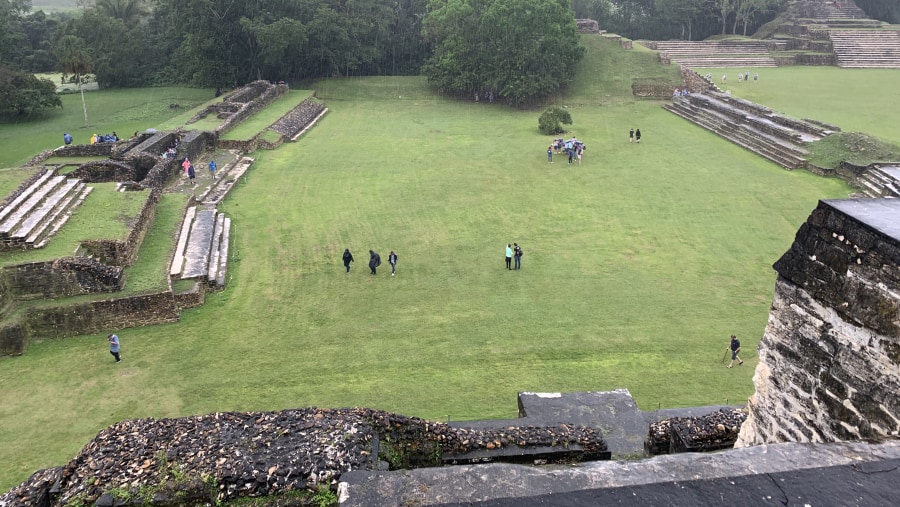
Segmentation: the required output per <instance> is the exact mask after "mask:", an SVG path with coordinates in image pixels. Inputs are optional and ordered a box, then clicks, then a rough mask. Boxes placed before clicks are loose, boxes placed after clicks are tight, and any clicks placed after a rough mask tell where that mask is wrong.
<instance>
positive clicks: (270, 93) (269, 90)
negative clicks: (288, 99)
mask: <svg viewBox="0 0 900 507" xmlns="http://www.w3.org/2000/svg"><path fill="white" fill-rule="evenodd" d="M257 83H261V84H260V85H259V86H260V87H262V86H265V88H264V89H262V92H261V93H259V95H258V96H256V97H255V98H253V99H252V100H250V101H249V102H247V103H246V104H245V105H244V106H243V107H241V109H240V110H239V111H238V112H236V113H234V114H232V115H231V116H229V117H228V118H227V119H226V120H225V121H223V122H222V124H221V125H219V126H218V127H216V137H220V136H221V135H222V134H224V133H225V132H228V131H229V130H231V129H232V128H234V127H236V126H237V125H239V124H240V123H241V122H242V121H244V120H245V119H247V118H249V117H250V116H252V115H254V114H256V112H258V111H260V110H262V109H265V107H266V106H267V105H269V104H271V103H272V102H273V101H274V100H275V99H277V98H278V97H280V96H281V95H283V94H284V93H287V91H288V87H287V86H285V85H270V84H268V83H266V82H265V81H262V82H260V81H257V82H256V83H251V84H257ZM230 100H231V101H235V100H236V99H233V98H232V99H230Z"/></svg>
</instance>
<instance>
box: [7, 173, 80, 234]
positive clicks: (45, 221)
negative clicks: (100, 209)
mask: <svg viewBox="0 0 900 507" xmlns="http://www.w3.org/2000/svg"><path fill="white" fill-rule="evenodd" d="M91 190H93V187H88V186H86V185H85V184H84V183H83V182H82V181H80V180H78V179H75V178H67V177H65V176H60V175H57V174H56V173H55V172H54V171H47V172H46V173H44V174H43V175H41V177H40V178H38V179H37V180H36V181H35V182H34V183H32V184H31V185H29V186H28V188H26V189H25V190H24V191H23V192H22V193H21V194H19V195H18V196H17V197H16V198H15V199H14V200H13V201H11V202H10V203H9V204H8V205H7V206H6V207H5V208H3V209H2V210H0V249H3V250H10V249H15V248H41V247H43V246H45V245H46V244H47V241H49V239H50V237H51V236H52V235H53V234H55V233H56V232H57V231H58V230H59V229H60V228H61V227H62V226H63V224H65V222H66V221H67V220H68V219H69V217H70V216H71V212H72V210H73V209H74V208H75V207H77V206H79V205H80V204H81V203H82V202H83V201H84V199H85V197H87V194H89V193H90V192H91Z"/></svg>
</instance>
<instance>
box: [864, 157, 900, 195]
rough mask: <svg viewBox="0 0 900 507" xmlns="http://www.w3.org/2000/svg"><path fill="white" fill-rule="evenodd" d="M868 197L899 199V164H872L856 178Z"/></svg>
mask: <svg viewBox="0 0 900 507" xmlns="http://www.w3.org/2000/svg"><path fill="white" fill-rule="evenodd" d="M856 186H857V187H858V188H859V189H860V190H862V192H863V193H864V194H866V195H867V196H868V197H900V164H895V165H887V164H873V165H872V166H871V167H869V168H868V169H866V170H865V171H864V172H863V173H862V174H860V175H859V177H857V178H856Z"/></svg>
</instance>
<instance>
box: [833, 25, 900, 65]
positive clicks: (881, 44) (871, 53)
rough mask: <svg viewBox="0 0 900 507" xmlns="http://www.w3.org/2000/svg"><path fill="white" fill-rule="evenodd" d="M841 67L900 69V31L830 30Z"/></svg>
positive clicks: (838, 63)
mask: <svg viewBox="0 0 900 507" xmlns="http://www.w3.org/2000/svg"><path fill="white" fill-rule="evenodd" d="M828 36H829V38H830V39H831V43H832V46H833V48H834V53H835V55H836V56H837V65H838V67H850V68H873V67H876V68H889V69H900V32H898V31H895V30H829V32H828Z"/></svg>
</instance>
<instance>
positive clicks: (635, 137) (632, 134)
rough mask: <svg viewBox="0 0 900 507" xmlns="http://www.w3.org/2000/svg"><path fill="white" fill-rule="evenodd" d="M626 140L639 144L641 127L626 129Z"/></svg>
mask: <svg viewBox="0 0 900 507" xmlns="http://www.w3.org/2000/svg"><path fill="white" fill-rule="evenodd" d="M628 142H629V143H638V144H641V129H637V130H635V129H631V130H629V131H628Z"/></svg>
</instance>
